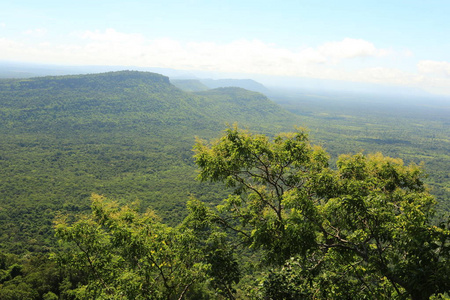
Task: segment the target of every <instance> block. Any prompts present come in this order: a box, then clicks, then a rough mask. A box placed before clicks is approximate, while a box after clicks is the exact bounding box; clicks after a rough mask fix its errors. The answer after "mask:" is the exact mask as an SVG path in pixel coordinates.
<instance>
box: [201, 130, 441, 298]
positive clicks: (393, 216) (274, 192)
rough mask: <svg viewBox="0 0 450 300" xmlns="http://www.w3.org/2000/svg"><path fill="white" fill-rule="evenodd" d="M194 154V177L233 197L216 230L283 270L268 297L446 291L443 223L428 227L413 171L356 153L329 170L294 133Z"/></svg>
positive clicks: (234, 140) (228, 138)
mask: <svg viewBox="0 0 450 300" xmlns="http://www.w3.org/2000/svg"><path fill="white" fill-rule="evenodd" d="M195 150H196V155H195V158H196V163H197V164H198V166H199V167H200V169H201V172H200V175H199V178H200V179H201V180H211V181H222V182H225V183H226V184H227V185H228V186H230V187H233V188H234V191H235V193H234V195H230V196H229V197H228V198H227V199H226V200H224V204H223V205H222V206H220V207H218V211H219V213H223V214H224V215H223V216H222V217H220V216H217V219H218V220H220V221H217V223H218V224H226V225H225V227H233V228H234V229H235V230H236V231H237V232H239V233H240V236H241V238H242V239H243V240H245V242H246V243H248V244H249V245H250V247H252V248H255V249H263V250H264V253H265V256H266V260H267V263H269V264H272V265H274V266H279V267H281V266H283V265H284V264H285V263H287V262H289V264H288V265H285V266H284V267H283V268H281V269H278V271H276V272H275V273H273V274H271V275H269V276H268V278H267V280H266V282H265V286H266V291H267V294H266V296H267V297H272V298H273V299H280V298H278V297H282V298H283V299H294V298H296V297H298V296H299V295H305V297H308V298H326V299H328V298H345V297H346V296H345V295H349V294H350V295H352V297H357V298H372V297H374V295H377V297H384V298H392V297H398V298H401V297H403V296H405V295H409V296H411V297H412V298H413V299H428V297H430V296H431V295H432V294H434V293H440V292H445V291H448V289H449V288H450V286H449V282H450V281H449V278H448V274H450V261H449V259H450V256H449V254H450V252H449V249H450V240H449V238H450V227H449V225H450V222H448V221H447V223H446V224H445V223H442V224H440V225H439V226H433V225H432V224H431V221H432V216H433V212H434V211H433V208H434V205H435V200H434V198H433V197H432V196H431V195H430V194H429V193H428V191H427V190H426V188H425V187H424V185H423V181H422V179H421V176H422V172H421V170H420V168H419V167H418V166H416V165H410V166H404V165H403V162H402V161H401V160H399V159H392V158H389V157H384V156H382V155H381V154H376V155H371V156H364V155H362V154H357V155H354V156H341V157H340V158H339V160H338V161H337V170H332V169H331V168H329V167H328V155H327V154H326V153H325V151H324V150H323V149H322V148H320V147H313V146H311V145H310V144H309V142H308V139H307V136H306V134H305V133H304V132H302V131H298V132H297V133H293V134H282V135H279V136H277V137H275V138H274V139H273V141H270V140H269V139H268V138H267V137H266V136H263V135H251V134H249V133H247V132H242V131H239V130H238V129H237V128H236V127H234V128H230V129H228V130H227V131H226V134H225V136H223V137H222V138H221V139H220V140H219V141H217V142H215V143H213V144H212V145H207V144H206V143H204V142H202V141H198V142H197V144H196V147H195ZM236 222H238V223H236ZM291 270H293V271H291ZM277 286H278V287H280V290H276V289H274V287H277ZM277 291H278V292H277ZM286 293H288V294H289V295H286ZM277 295H278V296H277ZM383 295H384V296H383Z"/></svg>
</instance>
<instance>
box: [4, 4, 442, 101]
mask: <svg viewBox="0 0 450 300" xmlns="http://www.w3.org/2000/svg"><path fill="white" fill-rule="evenodd" d="M449 12H450V2H448V1H445V0H437V1H421V0H411V1H405V0H398V1H384V0H383V1H372V0H370V1H357V0H352V1H350V0H344V1H332V0H327V1H236V0H232V1H215V0H214V1H202V0H198V1H196V0H187V1H173V0H168V1H164V2H162V1H143V0H133V1H126V2H125V1H117V0H108V1H105V0H97V1H86V0H80V1H76V2H73V1H54V0H43V1H32V0H19V1H9V3H4V4H3V5H2V10H1V11H0V61H20V62H32V63H44V64H59V65H122V66H137V67H161V68H173V69H179V70H200V71H205V72H222V73H227V74H241V75H242V76H247V77H252V76H263V75H271V76H280V77H303V78H319V79H331V80H343V81H350V82H363V83H377V84H383V85H388V86H399V87H409V88H420V89H424V90H426V91H428V92H431V93H437V94H447V95H450V40H449V39H448V37H449V36H450V19H449V18H448V13H449Z"/></svg>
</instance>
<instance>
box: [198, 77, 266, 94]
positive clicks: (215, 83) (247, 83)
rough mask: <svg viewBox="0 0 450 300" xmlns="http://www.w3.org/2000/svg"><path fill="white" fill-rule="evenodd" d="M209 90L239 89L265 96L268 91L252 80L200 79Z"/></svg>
mask: <svg viewBox="0 0 450 300" xmlns="http://www.w3.org/2000/svg"><path fill="white" fill-rule="evenodd" d="M199 81H200V82H201V83H203V84H204V85H206V86H207V87H209V88H210V89H215V88H220V87H240V88H243V89H246V90H250V91H255V92H259V93H263V94H266V93H267V92H269V89H268V88H266V87H265V86H264V85H262V84H261V83H259V82H257V81H255V80H253V79H200V80H199Z"/></svg>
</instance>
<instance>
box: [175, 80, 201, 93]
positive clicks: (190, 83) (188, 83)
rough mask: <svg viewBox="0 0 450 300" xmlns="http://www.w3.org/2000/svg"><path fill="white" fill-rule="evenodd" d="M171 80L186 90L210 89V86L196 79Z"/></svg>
mask: <svg viewBox="0 0 450 300" xmlns="http://www.w3.org/2000/svg"><path fill="white" fill-rule="evenodd" d="M170 82H171V83H172V84H173V85H174V86H176V87H177V88H179V89H182V90H183V91H186V92H200V91H206V90H209V87H207V86H206V85H204V84H203V83H201V82H200V81H199V80H196V79H171V80H170Z"/></svg>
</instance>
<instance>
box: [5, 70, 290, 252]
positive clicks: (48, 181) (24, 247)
mask: <svg viewBox="0 0 450 300" xmlns="http://www.w3.org/2000/svg"><path fill="white" fill-rule="evenodd" d="M280 115H282V117H280ZM0 116H1V117H0V136H1V139H0V168H1V169H2V172H1V174H0V226H1V227H2V228H4V229H5V230H3V231H2V232H1V234H0V248H3V249H7V250H8V251H12V252H16V253H21V252H26V251H44V250H45V249H46V247H47V246H49V245H51V243H52V236H53V233H52V229H51V225H52V223H51V222H52V220H53V218H54V216H55V215H56V214H57V213H58V211H60V212H73V213H78V212H80V211H84V210H86V209H88V205H89V203H88V198H89V196H90V194H91V193H93V192H95V193H99V194H104V195H106V196H108V197H111V198H116V199H118V200H119V201H123V202H130V201H135V200H139V201H140V202H141V205H142V208H143V209H144V208H146V207H151V208H154V209H156V210H157V211H158V213H159V214H160V215H161V216H162V217H163V218H164V219H165V220H167V221H168V222H176V221H178V220H180V218H181V217H182V216H183V214H184V213H185V210H184V205H185V202H186V200H187V199H188V197H189V195H190V194H194V195H196V196H197V197H198V198H200V199H203V200H206V201H215V199H217V198H220V197H221V195H219V194H218V193H217V192H216V191H217V189H214V188H212V187H211V186H207V185H204V184H202V185H200V184H199V183H198V182H196V181H195V180H194V178H195V175H196V172H195V167H194V165H193V160H192V151H191V149H192V145H193V143H194V137H195V136H199V137H202V138H210V137H213V136H217V134H218V132H219V131H220V130H223V129H224V128H225V124H226V123H229V124H232V123H234V122H238V123H239V124H240V126H243V127H249V128H251V129H252V130H254V129H255V131H263V132H266V133H274V132H278V131H280V130H291V129H292V128H293V126H294V125H296V124H297V123H298V117H296V116H295V115H293V114H290V113H288V112H286V111H284V110H283V109H281V108H280V107H279V106H278V105H276V104H274V103H273V102H271V101H270V100H268V99H267V98H265V97H264V96H263V95H261V94H258V93H254V92H249V91H246V90H243V89H219V90H213V91H211V92H209V93H207V92H205V93H204V94H201V93H199V94H193V93H186V92H183V91H181V90H180V89H178V88H176V87H175V86H173V85H172V84H171V83H170V81H169V79H168V78H167V77H165V76H162V75H158V74H153V73H143V72H134V71H122V72H111V73H103V74H91V75H77V76H58V77H41V78H32V79H9V80H0ZM260 120H265V122H266V123H264V122H260ZM267 124H270V125H267Z"/></svg>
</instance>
